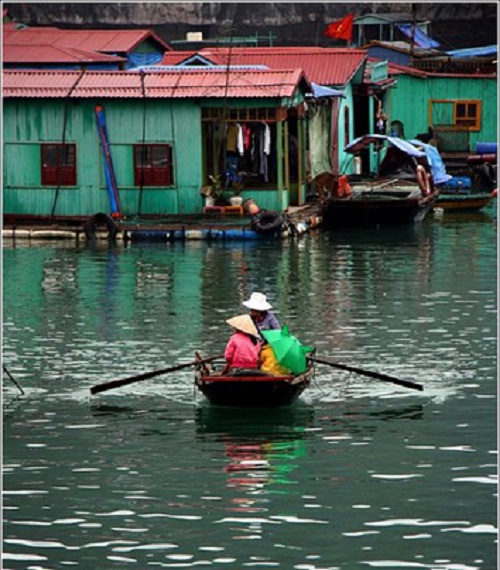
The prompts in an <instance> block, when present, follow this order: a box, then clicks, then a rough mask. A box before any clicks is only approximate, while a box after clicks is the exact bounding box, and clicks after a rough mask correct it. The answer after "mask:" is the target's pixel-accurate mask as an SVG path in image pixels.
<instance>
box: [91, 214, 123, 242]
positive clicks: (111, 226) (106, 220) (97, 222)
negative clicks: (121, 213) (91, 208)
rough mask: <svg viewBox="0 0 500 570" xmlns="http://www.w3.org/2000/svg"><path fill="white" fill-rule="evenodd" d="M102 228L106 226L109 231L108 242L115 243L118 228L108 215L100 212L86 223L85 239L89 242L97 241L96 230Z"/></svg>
mask: <svg viewBox="0 0 500 570" xmlns="http://www.w3.org/2000/svg"><path fill="white" fill-rule="evenodd" d="M102 226H105V227H106V229H107V230H108V241H115V240H116V234H117V233H118V228H117V227H116V224H115V222H114V221H113V220H112V219H111V217H110V216H108V214H104V213H103V212H99V213H97V214H94V215H93V216H90V218H89V219H88V220H87V221H86V222H85V227H84V230H85V237H86V238H87V240H89V241H90V240H95V239H96V230H97V229H98V228H100V227H102Z"/></svg>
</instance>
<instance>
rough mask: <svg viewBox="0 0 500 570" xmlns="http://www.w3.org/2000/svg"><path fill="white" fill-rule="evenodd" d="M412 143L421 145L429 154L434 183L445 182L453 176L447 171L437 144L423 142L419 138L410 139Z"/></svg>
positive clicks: (426, 153)
mask: <svg viewBox="0 0 500 570" xmlns="http://www.w3.org/2000/svg"><path fill="white" fill-rule="evenodd" d="M410 143H411V144H414V145H416V146H420V147H422V148H423V149H424V151H425V155H426V156H427V162H428V163H429V165H430V167H431V172H432V178H433V179H434V184H444V183H445V182H449V181H450V180H451V179H452V178H453V176H450V175H449V174H447V173H446V166H445V165H444V162H443V159H442V158H441V155H440V154H439V151H438V149H437V148H436V147H435V146H432V145H431V144H426V143H423V142H421V141H419V140H418V139H413V140H411V141H410Z"/></svg>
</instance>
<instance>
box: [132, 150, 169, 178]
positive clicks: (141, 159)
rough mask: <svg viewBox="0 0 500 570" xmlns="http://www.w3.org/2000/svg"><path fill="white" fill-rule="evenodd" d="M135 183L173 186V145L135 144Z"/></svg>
mask: <svg viewBox="0 0 500 570" xmlns="http://www.w3.org/2000/svg"><path fill="white" fill-rule="evenodd" d="M134 184H135V185H136V186H172V185H173V184H174V177H173V172H172V147H171V146H170V145H169V144H144V145H142V144H136V145H134Z"/></svg>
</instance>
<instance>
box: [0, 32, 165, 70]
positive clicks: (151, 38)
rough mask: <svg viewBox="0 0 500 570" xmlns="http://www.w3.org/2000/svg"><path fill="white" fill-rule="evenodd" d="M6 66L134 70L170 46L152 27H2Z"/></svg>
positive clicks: (153, 60)
mask: <svg viewBox="0 0 500 570" xmlns="http://www.w3.org/2000/svg"><path fill="white" fill-rule="evenodd" d="M2 45H3V67H4V69H104V70H113V69H131V68H134V67H137V66H139V65H146V64H154V63H158V62H159V61H160V60H161V59H162V57H163V54H164V53H165V52H166V51H169V50H170V49H171V48H170V46H169V45H168V44H167V43H165V42H164V41H163V40H162V39H161V38H160V37H159V36H157V35H156V34H154V33H153V32H151V31H150V30H138V29H134V30H62V29H59V28H53V27H40V28H30V27H26V26H20V27H18V26H12V25H10V26H9V25H7V24H4V26H3V39H2Z"/></svg>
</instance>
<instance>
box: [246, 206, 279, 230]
mask: <svg viewBox="0 0 500 570" xmlns="http://www.w3.org/2000/svg"><path fill="white" fill-rule="evenodd" d="M282 225H283V218H282V216H281V215H280V214H278V212H273V211H267V210H261V211H260V212H258V213H257V214H255V215H254V216H253V217H252V222H251V226H252V229H253V230H255V231H256V232H259V233H267V232H276V231H278V230H279V229H280V228H281V226H282Z"/></svg>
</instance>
